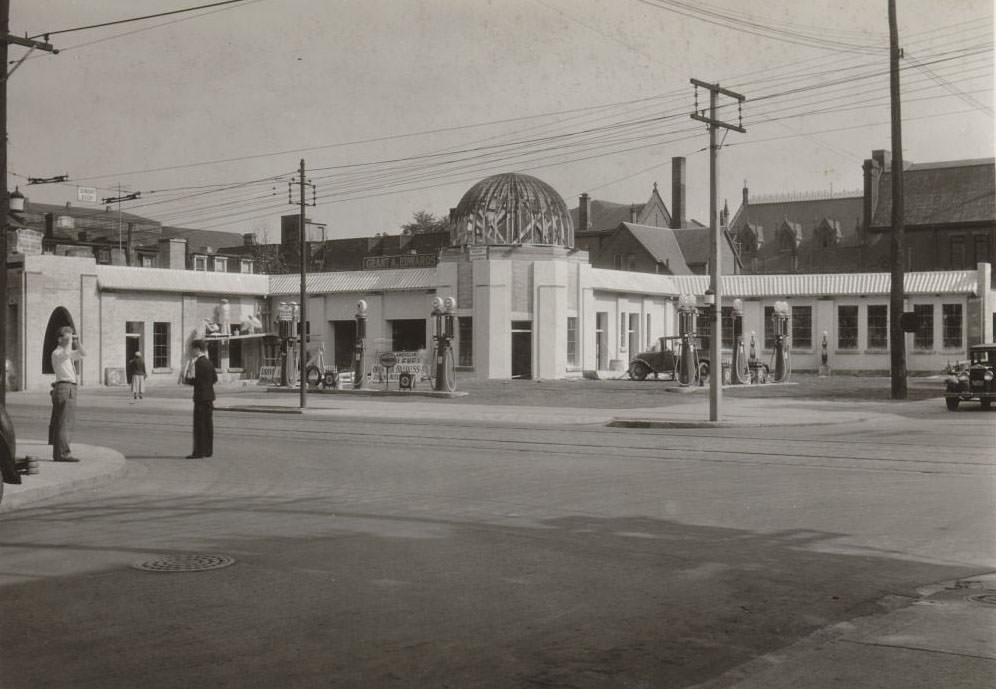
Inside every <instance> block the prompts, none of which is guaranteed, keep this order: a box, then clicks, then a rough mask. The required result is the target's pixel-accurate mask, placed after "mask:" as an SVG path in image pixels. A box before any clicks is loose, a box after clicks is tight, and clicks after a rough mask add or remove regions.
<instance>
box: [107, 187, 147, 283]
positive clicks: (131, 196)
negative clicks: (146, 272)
mask: <svg viewBox="0 0 996 689" xmlns="http://www.w3.org/2000/svg"><path fill="white" fill-rule="evenodd" d="M141 197H142V192H140V191H136V192H133V193H131V194H125V195H123V196H122V195H121V183H120V182H118V195H117V196H108V197H106V198H104V199H101V202H102V203H103V204H104V205H105V206H108V205H110V204H112V203H116V204H118V251H121V242H122V225H121V202H122V201H134V200H136V199H139V198H141ZM130 253H131V242H130V241H129V242H128V252H126V253H125V265H131V257H130Z"/></svg>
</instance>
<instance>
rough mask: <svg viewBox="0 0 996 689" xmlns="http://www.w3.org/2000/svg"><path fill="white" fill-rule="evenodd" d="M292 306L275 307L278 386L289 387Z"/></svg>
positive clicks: (292, 338)
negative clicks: (277, 343)
mask: <svg viewBox="0 0 996 689" xmlns="http://www.w3.org/2000/svg"><path fill="white" fill-rule="evenodd" d="M294 306H295V304H293V303H287V302H285V301H282V302H280V305H279V306H277V336H278V337H279V338H280V385H281V386H284V387H286V386H288V385H291V384H292V383H291V380H292V378H293V369H292V368H291V367H290V366H289V363H290V360H291V358H292V357H291V342H292V341H293V340H294V332H295V331H294Z"/></svg>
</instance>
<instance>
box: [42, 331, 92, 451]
mask: <svg viewBox="0 0 996 689" xmlns="http://www.w3.org/2000/svg"><path fill="white" fill-rule="evenodd" d="M58 335H59V346H58V347H56V348H55V349H54V350H52V370H53V371H55V382H54V383H52V419H51V422H50V423H49V434H50V440H51V441H52V460H53V461H56V462H78V461H80V460H79V459H77V458H76V457H73V455H72V452H71V451H70V449H69V433H70V431H72V428H73V424H74V423H75V421H76V397H77V395H78V394H79V390H78V388H79V385H78V383H79V380H78V379H77V377H76V365H75V364H76V362H77V361H81V360H82V359H83V357H84V356H86V352H85V351H84V350H83V345H82V343H81V342H80V341H79V337H78V336H77V335H76V333H75V332H73V329H72V328H71V327H69V326H68V325H67V326H63V327H61V328H59V332H58ZM74 343H75V344H76V347H75V348H73V344H74Z"/></svg>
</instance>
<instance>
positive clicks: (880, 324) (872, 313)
mask: <svg viewBox="0 0 996 689" xmlns="http://www.w3.org/2000/svg"><path fill="white" fill-rule="evenodd" d="M868 348H869V349H888V348H889V307H888V306H886V305H884V304H875V305H872V306H869V307H868Z"/></svg>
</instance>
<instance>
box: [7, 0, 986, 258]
mask: <svg viewBox="0 0 996 689" xmlns="http://www.w3.org/2000/svg"><path fill="white" fill-rule="evenodd" d="M210 2H211V0H99V1H97V2H94V1H93V0H46V2H43V3H42V2H29V1H27V0H12V1H11V21H10V28H11V32H12V33H14V34H18V35H28V36H40V35H43V34H46V33H48V34H49V40H50V41H51V43H52V44H53V45H54V46H55V47H56V48H58V49H60V51H61V52H60V53H59V54H58V55H52V54H46V53H43V52H40V51H35V52H33V53H31V54H30V55H28V56H27V58H26V59H25V60H24V62H23V63H21V64H19V65H18V66H17V67H16V69H15V71H14V72H13V74H12V75H11V76H10V79H9V81H8V136H9V148H8V180H7V182H8V185H9V187H10V188H14V187H15V186H18V187H20V189H21V191H22V192H24V193H25V194H26V195H27V196H28V197H29V199H30V200H33V201H38V202H44V203H59V204H62V203H67V202H68V203H72V204H73V205H74V206H83V207H87V208H93V209H94V210H95V211H101V210H103V209H104V208H105V207H106V204H104V203H102V202H98V203H89V202H85V201H79V200H78V194H77V191H78V189H77V187H81V186H82V187H96V188H97V194H98V197H99V198H100V199H101V200H103V199H108V198H113V197H117V196H122V195H125V194H129V193H138V194H140V196H139V198H137V199H136V200H134V201H129V202H124V203H122V204H121V208H122V210H125V211H129V212H132V213H136V214H138V215H142V216H145V217H149V218H153V219H156V220H159V221H161V222H162V223H163V224H164V225H169V226H177V227H186V228H194V229H212V230H225V231H230V232H237V233H240V234H241V233H247V232H255V233H257V235H258V236H259V237H260V238H261V239H263V240H264V241H278V239H279V227H280V216H281V215H284V214H288V213H296V212H297V210H298V206H297V205H292V203H290V201H294V202H295V203H296V201H297V194H298V188H297V187H296V186H295V187H294V188H293V193H292V194H291V198H290V199H289V196H288V192H289V189H288V182H289V181H291V180H294V181H295V183H296V175H297V170H298V167H299V165H300V161H301V160H302V159H303V160H304V163H305V168H306V176H307V178H308V179H309V180H310V181H311V183H312V184H313V185H314V187H313V192H312V191H311V189H312V188H311V187H309V191H308V193H307V195H306V196H307V198H308V202H309V204H310V203H312V202H314V204H315V205H314V206H313V207H312V206H309V207H308V209H307V214H308V217H309V219H311V220H312V221H313V222H316V223H321V224H324V225H325V226H326V227H327V232H328V236H329V237H330V238H338V237H354V236H370V235H373V234H377V233H389V234H396V233H398V232H400V230H401V226H402V225H403V224H404V223H405V222H408V221H409V220H410V219H411V217H412V214H413V213H414V212H415V211H417V210H425V211H428V212H430V213H433V214H435V215H437V216H445V215H446V214H447V213H448V211H449V209H450V208H452V207H455V206H456V205H457V204H458V203H459V200H460V198H461V196H462V195H463V194H464V192H465V191H466V190H467V189H469V188H470V187H471V186H472V185H473V184H474V183H475V182H477V181H478V180H480V179H482V178H484V177H487V176H489V175H493V174H498V173H503V172H521V173H525V174H529V175H533V176H536V177H539V178H540V179H542V180H544V181H545V182H547V183H549V184H550V185H551V186H552V187H553V188H554V189H556V190H557V191H558V192H559V193H560V194H561V196H563V198H564V200H565V201H566V202H567V205H568V206H570V207H574V206H576V205H577V199H578V195H579V194H580V193H582V192H587V193H589V194H590V195H591V196H592V197H593V198H595V199H601V200H606V201H614V202H618V203H642V202H644V201H646V200H647V199H648V198H649V196H650V193H651V189H652V187H653V185H654V184H655V183H656V184H658V185H659V188H660V191H661V194H662V196H663V197H664V200H665V202H666V203H667V205H668V207H669V208H670V207H671V192H670V189H671V158H672V157H674V156H684V157H685V158H686V159H687V172H686V188H687V205H688V217H690V218H697V219H700V220H702V221H703V222H708V213H709V155H708V143H709V135H708V131H707V128H706V125H705V124H703V123H700V122H697V121H694V120H692V119H691V118H690V117H689V115H690V113H691V112H692V111H694V110H695V109H696V91H695V89H694V87H693V86H692V84H691V83H690V81H689V80H690V79H692V78H695V79H698V80H701V81H705V82H709V83H718V84H720V85H721V86H722V87H723V88H725V89H729V90H732V91H734V92H736V93H739V94H742V95H743V96H744V97H745V100H744V102H743V103H741V104H740V105H739V109H740V113H738V104H737V100H736V99H734V98H731V97H728V96H721V97H720V99H719V111H718V114H719V116H720V118H721V119H722V120H724V121H728V122H731V123H741V122H742V126H743V127H744V128H745V129H746V133H740V132H736V131H721V132H720V135H719V137H720V139H721V141H722V143H723V148H722V149H721V151H720V154H719V189H718V198H719V203H720V206H722V204H723V202H724V200H727V201H728V203H729V207H730V210H731V211H732V212H735V210H736V208H737V207H738V206H739V204H740V199H741V189H742V188H743V186H744V184H745V183H746V184H747V186H748V187H749V189H750V193H751V195H752V197H754V198H758V197H761V196H766V195H772V194H801V193H810V192H821V193H829V192H830V191H831V190H832V191H833V192H834V193H836V194H840V193H847V192H859V190H860V188H861V164H862V161H863V160H864V159H866V158H868V157H870V155H871V151H872V150H874V149H882V148H884V149H889V148H891V140H890V125H889V119H890V112H889V95H888V94H889V78H888V67H889V57H888V56H889V54H888V16H887V1H886V0H876V1H874V2H872V1H869V0H837V1H829V2H828V1H826V0H821V1H819V2H816V1H814V0H767V1H765V2H754V3H749V5H750V8H749V9H748V8H745V7H744V6H745V5H747V4H748V3H743V2H741V1H740V0H704V1H702V2H695V1H681V0H348V1H347V0H339V1H335V0H247V1H245V2H238V3H234V4H229V5H225V6H220V7H214V8H207V9H202V10H198V11H196V12H190V13H183V14H174V15H170V16H164V17H160V18H158V19H151V20H146V21H136V22H129V23H122V24H117V25H114V26H108V27H104V28H94V29H85V30H73V29H79V28H82V27H88V26H92V25H95V24H100V23H104V22H112V21H117V20H124V19H131V18H136V17H141V16H143V15H150V14H157V13H161V12H166V11H171V10H179V9H185V8H189V7H194V6H198V5H204V4H208V3H210ZM897 14H898V24H899V37H900V44H901V45H902V47H903V49H904V59H903V72H902V76H901V80H902V88H903V99H902V114H903V132H902V136H903V157H904V159H905V160H907V161H913V162H919V163H924V162H935V161H948V160H959V159H967V158H988V157H992V156H993V155H994V120H993V85H994V81H993V2H992V0H944V1H943V2H937V0H897ZM70 30H71V31H70ZM63 31H65V32H64V33H58V32H63ZM25 53H26V49H24V48H21V47H18V46H11V48H10V59H11V60H12V61H17V60H19V59H20V58H21V57H23V56H24V55H25ZM10 66H13V65H10ZM697 99H698V100H697V103H698V109H699V110H701V109H703V108H706V107H708V103H709V96H708V93H707V92H706V91H705V90H703V89H699V90H698V94H697ZM62 174H68V175H69V182H68V183H65V184H45V185H41V184H32V185H29V184H27V182H28V178H29V177H35V178H39V177H40V178H44V177H52V176H56V175H62ZM114 207H115V208H116V207H117V206H116V205H115V206H114Z"/></svg>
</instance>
